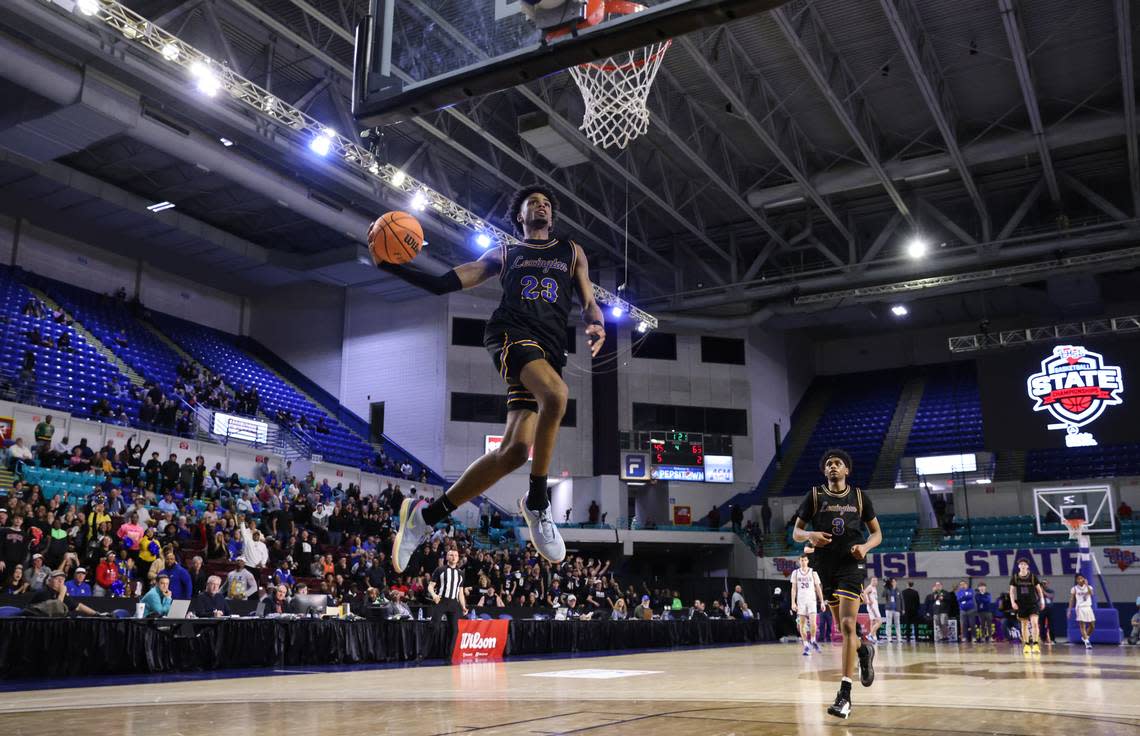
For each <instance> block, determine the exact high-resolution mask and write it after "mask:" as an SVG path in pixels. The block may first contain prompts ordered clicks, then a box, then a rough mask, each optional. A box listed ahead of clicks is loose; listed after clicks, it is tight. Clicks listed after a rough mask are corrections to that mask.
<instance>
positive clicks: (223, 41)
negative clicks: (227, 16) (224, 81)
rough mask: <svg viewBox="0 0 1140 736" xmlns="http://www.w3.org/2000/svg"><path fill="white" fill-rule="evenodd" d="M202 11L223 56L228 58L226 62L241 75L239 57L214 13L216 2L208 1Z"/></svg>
mask: <svg viewBox="0 0 1140 736" xmlns="http://www.w3.org/2000/svg"><path fill="white" fill-rule="evenodd" d="M202 10H204V11H205V12H206V22H207V23H208V24H209V26H210V30H212V31H213V34H214V36H215V38H216V40H217V42H218V45H219V46H221V47H222V48H221V50H222V54H223V55H225V57H226V62H227V63H229V65H230V69H233V70H234V71H235V72H238V73H241V71H242V69H241V66H240V65H239V64H238V60H237V56H236V55H234V50H233V47H232V46H230V40H229V39H228V38H226V34H225V33H224V32H223V31H222V23H221V21H219V20H218V14H217V13H216V12H215V11H214V0H206V2H205V3H204V4H203V5H202Z"/></svg>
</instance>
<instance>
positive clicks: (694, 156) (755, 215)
mask: <svg viewBox="0 0 1140 736" xmlns="http://www.w3.org/2000/svg"><path fill="white" fill-rule="evenodd" d="M682 40H684V39H682ZM656 98H657V99H658V100H659V101H660V100H661V99H662V98H663V95H661V94H658V95H656ZM678 98H679V99H680V100H682V101H683V102H684V104H685V105H686V106H691V105H692V104H693V103H692V102H691V101H690V100H689V99H688V96H687V95H685V94H684V92H683V91H682V92H681V93H680V94H679V95H678ZM657 107H658V110H657V114H656V115H655V116H654V117H653V118H651V120H653V122H655V123H657V126H656V129H657V130H659V131H660V132H661V133H663V134H664V135H665V137H666V138H667V139H668V140H669V143H670V144H671V145H672V146H673V148H674V149H675V150H676V151H678V152H680V153H681V154H682V155H684V156H685V158H687V159H689V161H691V162H692V164H693V165H694V166H696V167H697V168H698V169H700V171H701V173H702V174H704V175H705V176H706V177H707V178H708V179H709V181H711V182H712V183H713V184H714V185H716V187H717V188H718V189H720V190H721V191H722V192H724V194H725V196H726V197H728V200H729V201H730V202H732V203H733V204H734V205H736V206H737V207H738V208H739V209H740V210H741V211H742V212H743V213H744V215H745V217H747V218H748V219H750V220H752V221H753V222H755V223H756V224H757V225H759V226H760V229H761V230H763V231H764V232H765V233H767V234H768V237H769V238H771V239H772V240H775V241H777V242H782V241H783V238H781V237H780V234H779V233H778V232H776V229H775V228H774V227H772V225H771V224H769V222H768V220H767V218H766V217H764V216H763V215H762V214H761V213H760V212H758V211H757V210H756V208H755V207H752V206H751V205H749V204H748V200H746V199H745V198H744V195H742V194H741V193H740V192H739V191H738V190H737V188H736V187H734V186H732V185H731V184H729V183H728V182H727V181H725V179H724V177H722V176H721V175H720V174H719V173H718V172H717V171H716V169H714V168H713V167H712V166H711V165H710V164H709V162H708V161H707V160H706V159H705V157H704V156H702V155H700V154H699V153H698V152H697V151H696V150H694V149H693V148H691V147H690V146H689V145H688V143H686V142H685V140H684V139H682V138H681V136H680V135H678V134H677V132H676V131H675V130H673V126H672V122H671V120H670V119H669V115H668V110H667V109H665V108H666V105H665V104H663V103H662V104H659V105H658V106H657ZM722 165H725V166H727V165H730V164H729V162H723V164H722ZM728 261H729V263H733V262H734V259H733V258H731V256H730V257H729V259H728Z"/></svg>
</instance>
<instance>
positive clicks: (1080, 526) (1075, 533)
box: [1064, 518, 1089, 542]
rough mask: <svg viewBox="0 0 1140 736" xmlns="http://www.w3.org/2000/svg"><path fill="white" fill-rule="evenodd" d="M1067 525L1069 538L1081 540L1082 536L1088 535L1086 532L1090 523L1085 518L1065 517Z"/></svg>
mask: <svg viewBox="0 0 1140 736" xmlns="http://www.w3.org/2000/svg"><path fill="white" fill-rule="evenodd" d="M1064 521H1065V526H1067V527H1069V539H1071V540H1073V541H1074V542H1080V541H1081V537H1087V535H1086V534H1085V532H1086V531H1087V530H1088V528H1089V527H1088V524H1087V523H1085V520H1084V519H1081V518H1076V519H1065V520H1064Z"/></svg>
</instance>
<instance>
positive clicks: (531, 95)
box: [235, 0, 730, 262]
mask: <svg viewBox="0 0 1140 736" xmlns="http://www.w3.org/2000/svg"><path fill="white" fill-rule="evenodd" d="M235 1H236V2H243V1H244V0H235ZM290 1H291V2H299V0H290ZM408 1H409V2H410V3H411V4H412V5H414V6H415V7H416V8H417V10H418V11H419V12H420V13H422V14H423V15H424V16H425V17H427V18H429V19H431V21H432V22H433V23H435V24H437V25H438V26H439V27H440V28H441V29H443V30H444V31H445V32H446V33H447V35H449V36H451V37H452V38H453V39H455V40H456V41H457V42H458V43H460V44H461V45H464V48H468V49H470V48H471V46H470V39H466V40H467V44H463V42H462V41H460V38H463V37H464V36H463V33H462V32H461V31H459V30H458V29H457V28H455V27H454V26H452V25H451V24H450V23H448V22H447V21H446V19H444V18H443V17H442V16H440V15H439V14H438V13H437V12H435V11H434V10H433V9H432V8H431V7H429V6H428V5H426V4H425V3H424V2H423V0H408ZM474 53H476V55H477V56H479V57H480V58H483V59H486V58H487V54H486V52H484V51H482V50H478V51H476V52H474ZM406 81H407V80H406ZM514 89H515V90H516V91H518V92H519V94H521V95H522V96H523V97H525V98H526V99H527V100H528V101H530V102H531V103H532V104H534V105H535V106H536V107H537V108H538V109H540V110H541V111H542V112H543V113H545V114H546V116H547V119H548V120H549V122H550V124H551V127H553V128H555V129H557V130H558V131H559V132H560V133H561V134H562V135H563V136H564V137H566V138H568V139H570V140H572V141H575V142H576V143H577V145H578V148H579V149H580V150H581V151H582V152H583V153H585V154H586V155H587V156H589V157H590V158H592V159H593V160H594V161H596V162H597V163H599V164H601V165H603V166H605V167H606V168H607V169H609V170H610V171H612V172H613V173H614V174H616V175H617V176H619V177H620V178H622V179H624V180H625V181H627V182H629V185H630V187H631V188H633V189H635V190H637V191H638V192H640V193H641V194H643V195H644V196H645V197H646V198H647V199H648V200H649V201H651V202H653V203H654V204H655V205H657V207H659V208H660V209H661V210H662V212H664V213H665V214H666V215H667V216H669V217H670V218H671V219H673V220H674V221H675V222H677V223H678V224H679V225H681V227H683V228H684V229H685V230H687V231H689V233H690V234H692V235H693V237H695V238H696V239H697V240H699V241H700V242H701V243H703V244H704V245H705V246H707V247H708V248H709V249H710V250H712V251H713V252H714V253H716V254H717V255H719V256H720V257H722V258H724V259H725V261H726V262H728V261H729V260H730V258H729V256H728V253H727V252H726V251H725V250H724V249H723V248H721V247H720V246H719V245H717V244H716V243H715V242H714V241H713V240H712V239H711V238H709V237H708V236H707V235H706V234H705V233H704V232H703V231H702V230H701V229H700V228H699V227H697V225H696V224H695V218H693V217H689V216H686V215H685V214H684V213H682V212H680V211H679V210H678V209H677V208H675V207H674V206H673V205H672V203H670V202H668V201H666V200H665V199H664V198H662V197H661V196H660V195H659V194H657V193H656V192H655V191H653V190H652V189H650V188H649V186H648V185H646V183H645V182H644V181H642V180H641V178H640V177H639V176H637V175H636V174H634V173H631V172H630V171H629V170H628V169H627V168H626V167H625V166H622V165H621V164H620V163H618V161H617V160H616V159H614V158H613V157H612V156H610V155H609V154H607V153H605V152H604V151H602V150H601V149H600V148H598V147H597V146H595V145H593V144H592V143H591V142H590V141H588V140H587V139H586V137H585V136H584V135H582V132H581V131H580V130H578V126H577V125H575V124H574V123H571V122H570V121H569V120H567V119H566V118H565V117H564V116H563V115H562V114H561V113H559V112H558V111H557V110H555V109H554V107H553V106H551V105H550V103H548V102H547V101H546V100H545V99H544V98H543V97H542V96H541V95H539V94H538V93H536V92H535V91H534V90H532V89H530V88H529V87H526V86H524V85H519V86H517V87H515V88H514ZM454 109H455V108H454V107H452V108H448V110H449V111H451V110H454Z"/></svg>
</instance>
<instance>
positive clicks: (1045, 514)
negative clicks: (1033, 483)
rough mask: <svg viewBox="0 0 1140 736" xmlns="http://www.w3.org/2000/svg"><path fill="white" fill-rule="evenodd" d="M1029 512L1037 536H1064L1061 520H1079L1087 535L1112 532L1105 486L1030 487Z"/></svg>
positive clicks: (1111, 510) (1113, 516)
mask: <svg viewBox="0 0 1140 736" xmlns="http://www.w3.org/2000/svg"><path fill="white" fill-rule="evenodd" d="M1033 511H1034V517H1035V518H1036V523H1037V533H1038V534H1068V533H1069V530H1068V528H1067V527H1065V525H1064V523H1063V520H1064V519H1073V518H1081V517H1083V518H1084V520H1085V523H1086V524H1087V527H1088V528H1087V530H1086V531H1087V532H1088V533H1089V534H1097V533H1101V534H1108V533H1111V532H1115V531H1116V509H1115V508H1114V506H1113V503H1112V488H1111V487H1110V486H1107V485H1097V486H1074V487H1068V488H1034V489H1033Z"/></svg>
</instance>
